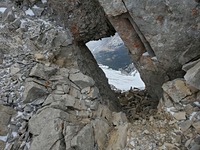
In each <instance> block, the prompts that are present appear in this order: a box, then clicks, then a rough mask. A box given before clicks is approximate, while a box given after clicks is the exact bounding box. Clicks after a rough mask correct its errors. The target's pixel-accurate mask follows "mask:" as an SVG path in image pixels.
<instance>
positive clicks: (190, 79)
mask: <svg viewBox="0 0 200 150" xmlns="http://www.w3.org/2000/svg"><path fill="white" fill-rule="evenodd" d="M184 78H185V80H186V82H187V83H189V84H190V85H192V86H194V87H195V88H197V89H200V80H199V79H200V62H198V63H197V64H196V65H195V66H194V67H192V68H191V69H189V70H188V71H187V73H186V74H185V76H184Z"/></svg>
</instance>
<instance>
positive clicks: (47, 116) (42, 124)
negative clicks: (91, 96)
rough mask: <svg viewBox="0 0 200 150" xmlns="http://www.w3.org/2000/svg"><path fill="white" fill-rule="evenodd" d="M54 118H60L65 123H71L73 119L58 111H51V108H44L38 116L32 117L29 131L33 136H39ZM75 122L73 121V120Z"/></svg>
mask: <svg viewBox="0 0 200 150" xmlns="http://www.w3.org/2000/svg"><path fill="white" fill-rule="evenodd" d="M56 118H60V119H62V120H65V121H72V120H73V119H74V118H71V116H70V115H69V114H68V113H66V112H64V111H62V110H59V109H53V108H45V109H44V110H41V112H39V113H38V114H36V115H34V116H33V117H32V118H31V119H30V121H29V131H30V132H31V133H32V134H33V135H39V134H40V133H41V132H42V130H43V129H44V128H46V126H48V123H49V122H50V121H51V120H55V119H56ZM74 120H75V119H74Z"/></svg>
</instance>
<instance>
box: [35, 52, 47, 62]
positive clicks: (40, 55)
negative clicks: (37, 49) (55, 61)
mask: <svg viewBox="0 0 200 150" xmlns="http://www.w3.org/2000/svg"><path fill="white" fill-rule="evenodd" d="M34 57H35V59H36V60H37V61H41V60H45V57H44V55H42V54H41V53H37V54H34Z"/></svg>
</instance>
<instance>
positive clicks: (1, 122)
mask: <svg viewBox="0 0 200 150" xmlns="http://www.w3.org/2000/svg"><path fill="white" fill-rule="evenodd" d="M15 113H16V111H15V110H14V109H12V108H10V107H6V106H3V105H0V116H1V117H0V136H6V135H7V133H8V127H7V126H8V124H9V123H10V119H11V117H12V116H13V115H14V114H15Z"/></svg>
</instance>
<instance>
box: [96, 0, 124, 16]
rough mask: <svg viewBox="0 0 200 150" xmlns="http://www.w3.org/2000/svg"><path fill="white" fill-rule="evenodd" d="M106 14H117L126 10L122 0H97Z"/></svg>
mask: <svg viewBox="0 0 200 150" xmlns="http://www.w3.org/2000/svg"><path fill="white" fill-rule="evenodd" d="M98 1H99V3H100V4H101V6H102V7H103V9H104V11H105V13H106V14H107V15H108V16H118V15H121V14H123V13H126V12H127V9H126V7H125V5H124V3H123V0H115V1H113V0H98Z"/></svg>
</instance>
